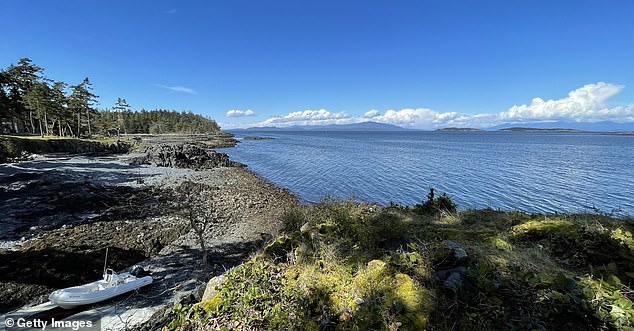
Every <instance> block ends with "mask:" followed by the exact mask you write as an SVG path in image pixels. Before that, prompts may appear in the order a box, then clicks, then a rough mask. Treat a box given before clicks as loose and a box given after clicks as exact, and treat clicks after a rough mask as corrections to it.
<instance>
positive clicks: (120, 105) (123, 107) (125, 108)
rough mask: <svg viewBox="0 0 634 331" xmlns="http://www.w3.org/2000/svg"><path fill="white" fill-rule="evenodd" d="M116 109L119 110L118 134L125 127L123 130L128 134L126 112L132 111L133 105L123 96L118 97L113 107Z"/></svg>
mask: <svg viewBox="0 0 634 331" xmlns="http://www.w3.org/2000/svg"><path fill="white" fill-rule="evenodd" d="M112 109H113V110H114V111H116V112H117V136H118V135H120V134H121V128H122V127H123V132H124V133H125V134H126V135H127V134H128V130H127V129H126V127H127V126H126V122H125V120H124V113H126V114H127V113H130V110H131V107H130V105H129V104H128V102H127V101H125V99H123V98H117V103H115V105H114V107H112Z"/></svg>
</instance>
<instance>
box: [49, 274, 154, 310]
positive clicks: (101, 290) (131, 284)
mask: <svg viewBox="0 0 634 331" xmlns="http://www.w3.org/2000/svg"><path fill="white" fill-rule="evenodd" d="M152 281H153V280H152V277H151V276H145V277H139V278H136V277H135V278H134V279H132V280H128V281H126V282H124V283H122V284H118V285H115V286H109V285H108V283H107V282H105V281H103V280H98V281H96V282H92V283H88V284H84V285H80V286H75V287H69V288H65V289H60V290H56V291H54V292H53V293H51V294H50V295H49V296H48V299H49V300H50V301H51V302H53V303H54V304H56V305H58V306H59V307H62V308H64V309H70V308H75V307H77V306H83V305H89V304H93V303H97V302H101V301H104V300H108V299H110V298H114V297H116V296H118V295H121V294H124V293H127V292H130V291H134V290H136V289H138V288H141V287H143V286H146V285H149V284H152Z"/></svg>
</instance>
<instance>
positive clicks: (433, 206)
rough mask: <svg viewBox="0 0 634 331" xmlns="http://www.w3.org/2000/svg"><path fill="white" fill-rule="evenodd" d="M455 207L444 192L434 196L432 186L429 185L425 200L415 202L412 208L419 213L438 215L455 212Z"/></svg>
mask: <svg viewBox="0 0 634 331" xmlns="http://www.w3.org/2000/svg"><path fill="white" fill-rule="evenodd" d="M456 207H457V206H456V203H455V202H453V200H451V197H449V196H448V195H447V194H446V193H443V194H441V195H440V196H435V194H434V188H433V187H430V188H429V193H428V194H427V201H424V202H422V203H421V204H416V205H415V206H414V210H415V211H416V212H418V213H419V214H421V215H439V214H441V213H455V212H456Z"/></svg>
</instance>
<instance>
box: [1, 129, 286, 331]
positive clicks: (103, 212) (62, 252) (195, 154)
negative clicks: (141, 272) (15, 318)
mask: <svg viewBox="0 0 634 331" xmlns="http://www.w3.org/2000/svg"><path fill="white" fill-rule="evenodd" d="M169 138H170V140H171V141H169V142H168V143H167V144H165V139H159V141H152V142H146V141H145V140H144V141H143V144H149V145H146V146H149V147H143V149H142V150H141V151H142V152H143V153H138V151H139V150H138V149H137V153H136V154H124V155H117V156H109V157H92V156H68V155H47V156H38V157H36V158H35V159H33V160H31V161H27V162H20V163H9V164H4V165H0V175H1V176H0V178H1V180H0V198H1V199H0V200H1V201H2V204H0V212H2V213H3V215H7V216H6V217H4V218H3V219H2V220H0V222H2V223H3V224H2V226H3V229H5V231H3V233H2V234H0V241H2V245H1V246H0V274H1V275H2V276H0V277H1V278H0V312H4V313H6V312H9V311H12V310H14V309H16V308H19V307H21V306H24V305H27V306H28V305H31V306H32V305H36V304H39V303H41V302H44V301H45V300H46V297H47V295H48V294H49V293H50V292H51V291H52V290H53V289H55V288H60V287H67V286H73V285H78V284H81V283H85V282H89V281H92V280H95V279H97V278H99V277H100V275H101V268H102V267H103V265H102V263H103V253H104V251H105V248H106V247H109V248H110V258H109V265H110V266H111V267H113V268H114V269H115V270H124V269H127V268H129V267H131V266H132V265H134V264H140V265H143V266H144V267H145V268H146V269H149V270H150V271H151V272H153V274H154V275H155V283H154V284H153V285H151V286H149V287H148V288H146V289H143V290H142V291H140V292H139V293H137V294H133V295H131V296H129V297H126V298H124V299H121V298H119V299H115V301H113V302H109V303H105V304H102V305H96V306H94V307H87V309H88V310H95V309H96V310H99V311H100V312H101V313H100V314H101V316H104V317H103V319H102V323H105V324H102V326H103V325H110V326H111V327H112V329H117V328H120V327H121V325H118V324H116V323H118V322H117V320H118V321H122V320H125V321H126V324H125V327H130V326H136V327H137V328H142V329H143V328H145V329H148V330H150V329H155V327H156V326H158V325H159V324H160V323H162V322H161V321H166V318H167V317H168V315H169V312H170V311H171V308H172V307H173V305H174V304H175V303H178V302H181V301H195V300H200V297H201V296H202V291H203V290H204V287H205V285H206V283H207V281H208V280H209V279H210V278H211V277H213V276H215V275H218V274H221V273H223V272H224V271H225V270H227V269H229V268H231V267H232V266H234V265H236V264H239V263H241V262H242V261H243V260H245V259H246V258H248V257H249V255H250V254H251V253H252V252H253V251H255V250H257V249H258V248H260V247H261V246H262V245H263V244H264V243H265V242H266V241H268V240H269V239H270V238H272V237H273V236H274V235H276V234H277V233H278V231H279V229H280V226H281V225H280V222H279V216H280V214H281V213H282V212H283V211H284V210H285V209H287V208H288V207H289V206H291V205H293V204H295V203H296V201H297V199H296V197H294V196H293V195H292V194H290V193H289V192H287V191H286V190H283V189H280V188H278V187H276V186H274V185H273V184H271V183H268V182H266V181H265V180H263V179H262V178H260V177H258V176H257V175H256V174H254V173H252V172H250V171H249V170H247V169H245V168H244V167H242V166H241V165H240V164H237V163H235V162H233V161H230V160H228V158H227V157H226V155H225V154H222V153H217V152H215V151H212V150H210V149H207V148H204V147H208V146H209V145H208V141H207V142H204V143H195V144H183V143H182V142H181V141H178V140H180V138H178V139H174V138H176V137H169ZM231 139H232V138H231ZM174 140H177V141H174ZM185 181H187V182H191V183H194V184H195V185H204V186H205V187H209V188H211V189H212V191H213V194H212V195H211V196H210V197H208V200H209V201H207V202H208V203H209V204H210V206H212V208H213V209H214V210H215V213H214V218H215V220H214V223H213V226H212V227H211V228H210V229H209V230H208V231H207V232H206V233H205V238H206V241H207V247H209V249H208V252H209V260H208V261H209V263H208V264H209V266H208V267H209V270H211V272H210V273H208V274H203V273H202V272H201V270H202V268H201V265H200V256H201V252H200V249H199V246H198V243H197V241H196V240H195V236H194V234H193V232H192V231H191V229H190V227H189V226H188V224H187V222H186V221H185V220H184V218H183V213H182V208H183V207H182V203H181V201H180V200H179V196H178V195H177V194H175V193H174V192H175V191H174V189H175V188H176V187H178V186H179V185H181V183H183V182H185ZM116 300H125V307H126V309H123V310H122V309H121V307H120V302H119V301H116ZM117 307H118V308H117ZM111 315H112V316H111ZM123 315H125V316H127V317H126V318H125V319H122V318H121V317H122V316H123ZM108 316H110V317H111V318H110V319H108ZM152 316H153V317H152ZM115 317H116V318H115ZM151 317H152V318H151ZM147 321H152V323H153V324H146V326H145V327H144V326H143V323H145V322H147ZM108 323H111V324H108ZM112 323H114V324H112ZM157 323H158V324H157Z"/></svg>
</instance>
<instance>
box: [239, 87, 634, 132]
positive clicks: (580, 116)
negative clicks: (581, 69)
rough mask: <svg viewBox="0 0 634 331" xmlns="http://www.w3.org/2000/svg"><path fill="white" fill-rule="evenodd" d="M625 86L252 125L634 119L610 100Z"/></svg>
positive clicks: (295, 116)
mask: <svg viewBox="0 0 634 331" xmlns="http://www.w3.org/2000/svg"><path fill="white" fill-rule="evenodd" d="M623 88H624V87H623V86H622V85H615V84H609V83H604V82H599V83H596V84H588V85H585V86H583V87H580V88H578V89H576V90H573V91H571V92H569V93H568V96H567V97H564V98H561V99H556V100H543V99H541V98H534V99H533V100H532V101H531V103H530V104H523V105H514V106H512V107H510V108H509V109H508V110H506V111H502V112H499V113H483V114H464V113H458V112H439V111H436V110H433V109H429V108H405V109H399V110H393V109H389V110H385V111H383V112H381V111H379V110H376V109H372V110H369V111H368V112H366V113H365V114H363V116H361V117H354V116H351V115H348V114H346V113H344V112H330V111H328V110H325V109H319V110H304V111H298V112H292V113H288V114H286V115H283V116H275V117H271V118H269V119H266V120H264V121H262V122H259V123H252V124H251V125H252V126H278V127H288V126H293V125H325V124H348V123H358V122H367V121H373V122H380V123H388V124H394V125H399V126H403V127H407V128H418V129H436V128H443V127H473V128H490V127H494V126H496V125H500V124H518V125H519V124H528V123H538V122H557V121H562V122H588V123H592V122H601V121H611V122H617V123H629V122H634V104H629V105H627V106H615V107H609V106H607V105H606V102H607V101H608V100H609V99H610V98H611V97H613V96H614V95H616V94H618V93H619V92H621V91H622V90H623Z"/></svg>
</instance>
